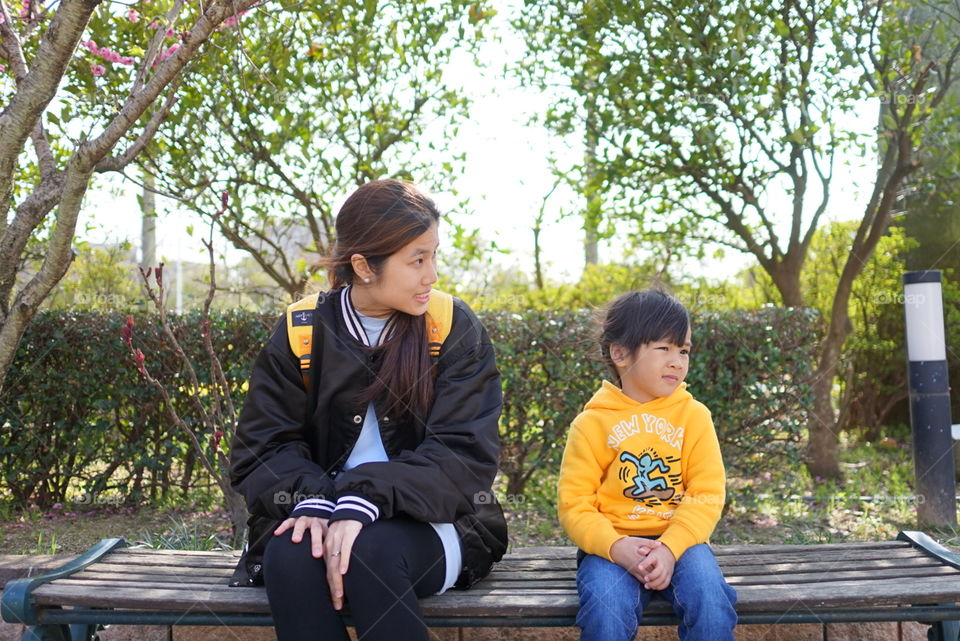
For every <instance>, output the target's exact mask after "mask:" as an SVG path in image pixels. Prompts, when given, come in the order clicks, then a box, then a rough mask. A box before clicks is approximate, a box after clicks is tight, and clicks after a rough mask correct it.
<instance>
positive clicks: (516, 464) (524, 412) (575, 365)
mask: <svg viewBox="0 0 960 641" xmlns="http://www.w3.org/2000/svg"><path fill="white" fill-rule="evenodd" d="M481 319H482V320H483V321H484V324H485V325H486V327H487V328H488V331H489V332H490V335H491V339H492V341H493V343H494V345H495V346H496V349H497V364H498V366H499V368H500V372H501V375H502V376H503V386H504V408H503V413H502V415H501V421H500V426H501V447H502V455H501V463H500V469H501V471H502V473H503V475H504V477H505V478H506V482H507V485H506V490H505V491H506V493H507V495H508V496H517V495H521V494H523V493H524V488H525V485H526V483H527V481H528V480H529V479H530V477H531V476H532V475H533V474H535V473H537V471H538V470H543V469H556V468H557V466H558V465H559V462H560V457H561V455H562V453H563V447H564V444H565V442H566V433H567V429H568V427H569V425H570V422H571V421H572V420H573V418H574V417H575V416H576V415H577V414H578V413H579V412H580V410H581V408H582V407H583V405H584V404H585V403H586V402H587V400H589V398H590V397H591V396H592V395H593V393H594V392H595V391H596V389H597V388H598V387H599V385H600V382H601V381H602V380H603V379H604V378H609V377H610V375H609V373H608V372H607V371H606V367H605V365H603V363H602V361H601V360H600V355H599V348H598V343H597V340H596V337H595V326H594V322H593V320H594V315H593V314H592V313H590V312H586V311H572V310H554V311H549V310H530V311H527V312H524V313H517V312H491V313H485V314H482V315H481ZM693 323H694V326H693V336H694V342H695V344H696V345H697V348H696V350H695V351H694V353H693V355H692V358H691V366H690V373H689V375H688V377H687V380H688V382H689V385H690V390H691V392H692V393H693V395H694V396H695V397H696V398H697V399H698V400H700V401H701V402H703V403H704V404H706V406H707V407H709V408H710V410H711V412H712V414H713V420H714V423H715V425H716V427H717V434H718V436H719V438H720V441H721V447H722V449H723V453H724V460H725V462H726V464H727V466H728V468H729V469H731V470H732V471H733V472H734V473H737V474H752V473H755V472H757V471H759V470H763V469H767V468H769V467H771V466H778V465H782V464H783V462H784V461H785V460H790V461H799V459H800V443H801V440H802V438H803V436H804V433H805V432H804V428H805V426H806V421H807V415H806V412H807V407H808V406H809V403H810V394H811V392H810V387H809V383H808V381H809V378H810V375H811V373H812V371H813V367H814V350H815V347H816V343H817V340H818V338H819V336H818V327H819V323H818V322H817V320H816V316H815V314H813V313H811V312H810V311H808V310H794V309H790V310H783V309H775V308H765V309H762V310H757V311H752V312H742V311H732V312H713V313H702V314H699V315H696V316H694V317H693Z"/></svg>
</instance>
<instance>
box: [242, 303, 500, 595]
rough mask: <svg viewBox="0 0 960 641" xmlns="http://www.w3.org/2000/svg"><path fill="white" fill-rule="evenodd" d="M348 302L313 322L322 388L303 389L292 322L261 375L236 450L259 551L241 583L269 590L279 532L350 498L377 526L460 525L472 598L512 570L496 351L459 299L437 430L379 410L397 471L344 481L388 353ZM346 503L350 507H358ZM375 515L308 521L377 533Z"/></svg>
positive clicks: (438, 393) (318, 313)
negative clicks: (502, 496) (501, 567)
mask: <svg viewBox="0 0 960 641" xmlns="http://www.w3.org/2000/svg"><path fill="white" fill-rule="evenodd" d="M344 291H345V290H343V289H340V290H334V291H331V292H327V293H324V294H321V295H320V297H319V299H318V303H317V307H316V309H315V310H314V312H313V326H314V329H313V353H312V356H311V363H312V369H311V377H310V378H311V382H312V384H311V388H312V389H310V390H305V389H304V387H303V379H302V377H301V372H300V365H299V362H298V359H297V357H296V356H295V355H294V354H293V353H292V352H291V351H290V346H289V344H288V340H287V328H286V319H285V318H283V317H282V318H281V319H280V320H279V322H278V323H277V325H276V327H275V329H274V331H273V334H272V335H271V337H270V339H269V340H268V341H267V344H266V345H265V346H264V348H263V350H262V351H261V352H260V355H259V356H258V357H257V360H256V362H255V364H254V369H253V374H252V375H251V378H250V389H249V391H248V394H247V399H246V402H245V404H244V408H243V411H242V413H241V415H240V421H239V424H238V426H237V431H236V435H235V436H234V439H233V445H232V448H231V451H230V478H231V483H232V484H233V486H234V487H235V488H236V489H237V490H239V491H240V492H241V493H242V494H243V495H244V496H245V498H246V501H247V507H248V510H249V511H250V515H251V517H250V522H249V524H250V538H249V540H250V543H249V544H248V546H249V548H248V550H247V551H246V553H245V555H244V557H245V558H244V559H242V560H241V563H240V565H239V566H238V568H237V573H236V574H235V575H234V581H233V584H237V585H244V584H247V585H252V584H256V583H259V580H258V579H259V577H258V576H257V575H258V574H259V570H260V567H259V561H260V557H261V555H262V549H263V547H265V543H266V541H267V540H269V536H270V532H271V531H272V529H273V528H274V527H276V524H277V522H278V521H279V520H282V519H284V518H286V517H288V516H289V515H290V514H291V510H292V509H293V508H294V507H295V506H296V505H297V503H299V502H300V501H301V500H304V499H319V500H318V501H317V500H315V501H311V503H313V504H314V505H315V506H316V505H321V504H322V505H328V506H330V507H331V508H332V506H333V504H335V503H336V502H337V500H338V499H340V498H342V497H355V499H358V503H359V504H361V505H366V506H370V505H372V506H375V508H374V514H375V516H376V517H377V518H391V517H394V516H401V515H402V516H406V517H410V518H413V519H416V520H419V521H425V522H434V523H450V522H452V523H454V525H455V527H456V529H457V532H458V534H459V535H460V541H461V547H462V549H463V563H464V569H463V572H462V573H461V575H460V577H459V578H458V580H457V584H456V586H457V587H468V586H469V585H472V584H473V583H475V582H476V581H478V580H480V579H481V578H483V577H484V576H485V575H486V574H487V573H488V572H489V570H490V567H491V565H492V564H493V562H494V561H498V560H500V558H501V557H502V555H503V552H504V551H505V550H506V542H507V541H506V539H507V536H506V523H505V521H504V518H503V512H502V510H501V509H500V507H499V505H497V504H496V502H495V499H494V497H493V494H492V493H491V491H490V488H491V485H492V483H493V478H494V475H495V474H496V472H497V462H498V458H499V452H500V443H499V435H498V427H497V424H498V419H499V416H500V409H501V405H502V397H501V388H500V374H499V372H498V371H497V367H496V363H495V361H494V352H493V346H492V345H491V343H490V339H489V338H488V336H487V333H486V331H485V330H484V328H483V326H482V325H481V324H480V322H479V321H478V320H477V318H476V316H474V314H473V312H472V311H471V310H470V309H469V307H467V305H466V304H465V303H463V302H462V301H460V300H458V299H454V313H453V323H452V327H451V329H450V334H449V336H448V337H447V339H446V341H444V343H443V347H442V349H441V351H440V357H439V361H438V365H437V374H436V383H435V397H434V403H433V407H432V409H431V410H430V413H429V415H428V417H427V420H426V424H425V425H424V424H421V423H419V422H404V421H397V420H394V419H393V418H392V417H390V416H384V415H383V412H382V411H381V409H382V408H379V407H378V408H377V410H378V411H377V416H378V417H380V420H379V423H380V435H381V438H382V440H383V446H384V449H385V450H386V452H387V455H388V456H389V458H390V460H389V461H386V462H382V463H365V464H363V465H360V466H357V467H355V468H353V469H351V470H348V471H342V470H341V468H342V466H343V464H344V463H345V462H346V460H347V458H348V457H349V455H350V452H351V450H352V449H353V446H354V443H355V442H356V440H357V437H358V436H359V434H360V430H361V428H362V426H363V417H364V415H365V413H366V403H365V402H358V401H357V397H358V395H359V393H360V391H361V390H363V389H364V388H365V387H367V386H368V385H369V384H370V382H371V381H372V378H373V376H374V375H375V373H376V372H377V370H378V369H379V359H380V354H381V352H380V350H371V349H369V348H367V347H365V346H364V345H363V344H362V343H361V342H359V341H358V340H356V339H355V338H354V336H353V335H351V333H350V331H348V329H347V325H346V323H345V320H344V314H346V313H347V312H346V311H344V309H345V307H349V302H348V301H349V299H347V301H342V300H341V298H342V294H343V292H344ZM345 302H346V306H345V305H344V303H345ZM343 503H344V502H343V501H341V505H340V507H341V508H343V507H349V505H346V506H345V505H344V504H343ZM369 511H370V510H362V511H357V510H352V509H337V510H336V511H335V512H333V513H332V514H331V512H330V510H329V509H326V508H320V511H317V510H316V509H312V510H298V511H297V514H298V515H299V514H302V513H306V514H317V515H321V516H325V517H329V518H330V519H331V520H338V519H344V518H349V519H355V520H359V521H362V522H365V523H369V522H370V521H371V520H372V518H371V517H370V516H369ZM376 512H378V514H377V513H376ZM245 575H247V576H245Z"/></svg>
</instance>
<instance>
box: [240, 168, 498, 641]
mask: <svg viewBox="0 0 960 641" xmlns="http://www.w3.org/2000/svg"><path fill="white" fill-rule="evenodd" d="M439 218H440V215H439V212H438V211H437V208H436V206H435V205H434V203H433V202H432V201H431V200H430V199H429V198H427V197H425V196H424V195H423V194H421V193H420V192H418V191H417V190H416V189H415V188H413V187H412V186H410V185H408V184H405V183H402V182H398V181H393V180H378V181H374V182H371V183H368V184H366V185H363V186H362V187H360V188H359V189H357V190H356V191H355V192H354V193H353V194H352V195H351V196H350V197H349V198H348V199H347V201H346V202H345V203H344V205H343V207H342V208H341V210H340V213H339V214H338V215H337V221H336V231H337V242H336V247H335V249H334V251H333V256H332V257H331V258H330V259H329V263H328V266H329V269H330V274H331V282H332V288H331V290H330V291H329V292H325V293H322V294H320V295H319V296H318V297H317V304H316V308H315V309H313V310H312V325H313V333H312V350H311V354H310V360H309V362H310V363H311V365H310V371H309V376H307V377H304V376H302V374H301V364H300V358H299V357H298V356H297V355H296V354H295V353H294V352H293V351H291V346H290V344H289V342H288V324H287V322H286V321H285V320H284V319H281V321H280V322H279V323H278V324H277V327H276V329H275V330H274V332H273V335H272V336H271V337H270V339H269V341H268V342H267V344H266V346H265V347H264V348H263V351H262V352H261V353H260V355H259V357H258V358H257V361H256V363H255V365H254V371H253V374H252V376H251V379H250V390H249V392H248V395H247V400H246V404H245V406H244V408H243V412H242V414H241V416H240V422H239V425H238V427H237V434H236V437H235V438H234V443H233V448H232V450H231V470H230V471H231V479H232V482H233V484H234V486H235V487H236V488H237V489H238V490H239V491H241V492H242V493H243V494H244V496H245V497H246V499H247V505H248V508H249V510H250V513H251V541H252V542H253V547H254V548H255V547H256V546H257V544H258V543H259V544H261V545H262V541H263V539H264V538H266V539H268V541H267V543H266V550H265V552H264V553H263V580H264V582H265V584H266V588H267V596H268V599H269V601H270V610H271V612H272V613H273V618H274V622H275V624H276V629H277V636H278V638H279V639H280V641H289V640H294V639H325V640H326V639H331V640H337V639H347V635H346V632H345V630H344V626H343V623H342V620H341V619H340V617H339V613H340V612H341V610H342V608H343V605H344V601H346V603H347V604H348V605H349V609H350V614H351V616H352V618H353V621H354V623H355V625H356V627H357V632H358V634H359V636H360V637H361V638H363V639H371V640H375V639H388V638H389V639H391V640H395V639H426V638H427V630H426V627H425V625H424V623H423V620H422V617H421V615H420V609H419V605H418V603H417V598H418V597H424V596H427V595H430V594H436V593H439V592H443V591H444V590H446V589H448V588H450V587H454V586H455V587H461V588H465V587H469V586H470V585H471V584H473V583H475V582H476V581H478V580H479V579H481V578H483V576H485V575H486V573H487V572H489V569H490V566H491V564H492V563H493V562H494V561H496V560H499V559H500V557H501V556H502V555H503V551H504V550H505V549H506V524H505V522H504V520H503V513H502V511H501V510H500V508H499V506H497V505H496V504H495V503H493V502H491V497H492V496H493V495H492V494H491V493H490V487H491V484H492V482H493V478H494V475H495V473H496V470H497V460H498V455H499V440H498V432H497V421H498V418H499V415H500V408H501V405H502V399H501V393H500V376H499V373H498V371H497V367H496V363H495V362H494V354H493V348H492V346H491V344H490V341H489V338H488V337H487V334H486V331H485V330H484V329H483V327H482V326H481V325H480V323H479V321H478V320H477V319H476V317H475V316H474V315H473V312H471V311H470V309H469V308H468V307H467V306H466V305H465V304H464V303H463V302H461V301H459V300H456V299H454V302H453V317H452V321H451V323H450V327H449V335H448V336H447V337H446V339H445V340H444V341H443V345H442V347H441V349H440V353H439V358H437V359H435V360H436V362H434V360H432V359H431V356H430V352H429V351H428V337H427V329H426V327H427V324H426V322H425V318H424V314H425V312H426V311H427V308H428V306H429V303H430V298H431V286H432V285H433V283H434V282H436V280H437V274H436V250H437V245H438V235H437V225H438V222H439ZM433 295H440V294H439V293H436V292H435V293H434V294H433ZM298 317H299V318H301V321H302V322H305V323H309V322H311V321H310V320H309V317H308V316H298ZM305 381H306V382H305ZM265 522H269V523H270V527H269V529H268V530H267V531H269V532H270V534H269V535H268V536H267V537H258V536H257V534H256V533H257V531H258V530H259V531H262V530H264V528H263V527H262V525H263V523H265ZM255 553H256V550H255V549H251V550H249V551H248V554H247V555H246V556H247V557H255V556H256V554H255ZM246 560H247V561H250V559H249V558H248V559H246ZM254 561H255V559H254ZM245 569H246V570H251V571H253V572H255V571H256V570H257V569H259V568H258V567H257V565H256V563H255V562H254V563H246V565H245V564H244V563H243V562H241V566H240V567H239V568H238V572H240V573H243V571H244V570H245Z"/></svg>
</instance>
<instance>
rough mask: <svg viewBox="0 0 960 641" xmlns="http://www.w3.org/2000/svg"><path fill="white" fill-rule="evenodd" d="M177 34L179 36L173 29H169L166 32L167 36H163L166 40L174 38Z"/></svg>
mask: <svg viewBox="0 0 960 641" xmlns="http://www.w3.org/2000/svg"><path fill="white" fill-rule="evenodd" d="M176 34H177V32H176V31H174V30H173V27H170V28H169V29H167V32H166V33H165V34H163V37H164V38H172V37H173V36H175V35H176Z"/></svg>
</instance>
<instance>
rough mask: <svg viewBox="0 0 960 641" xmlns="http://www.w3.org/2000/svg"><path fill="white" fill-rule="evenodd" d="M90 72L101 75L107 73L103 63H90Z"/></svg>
mask: <svg viewBox="0 0 960 641" xmlns="http://www.w3.org/2000/svg"><path fill="white" fill-rule="evenodd" d="M90 72H91V73H92V74H93V75H95V76H102V75H103V74H105V73H107V68H106V67H104V66H103V65H90Z"/></svg>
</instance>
